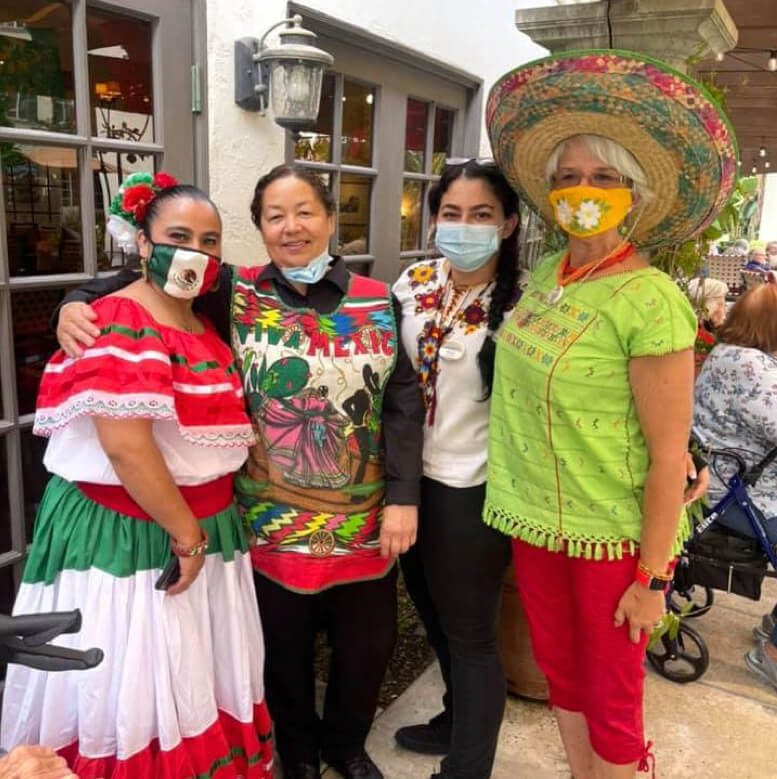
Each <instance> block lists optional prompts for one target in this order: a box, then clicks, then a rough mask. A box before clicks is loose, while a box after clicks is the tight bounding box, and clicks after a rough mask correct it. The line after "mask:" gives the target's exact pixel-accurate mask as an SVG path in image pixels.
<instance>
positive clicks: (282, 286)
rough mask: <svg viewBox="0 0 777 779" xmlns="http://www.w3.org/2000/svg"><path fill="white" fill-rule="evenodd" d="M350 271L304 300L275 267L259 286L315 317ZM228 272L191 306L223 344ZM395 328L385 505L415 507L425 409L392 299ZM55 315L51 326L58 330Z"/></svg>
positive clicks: (343, 288)
mask: <svg viewBox="0 0 777 779" xmlns="http://www.w3.org/2000/svg"><path fill="white" fill-rule="evenodd" d="M349 277H350V274H349V271H348V268H347V267H346V265H345V262H344V260H343V259H342V258H341V257H335V260H334V262H333V263H332V265H331V266H330V268H329V270H328V271H327V273H326V275H325V276H324V278H323V279H321V280H320V281H318V282H316V283H315V284H309V285H308V287H307V290H306V294H305V295H302V294H301V293H300V292H299V291H298V290H297V289H296V288H295V287H293V286H292V285H291V284H290V283H289V281H288V280H287V279H286V277H285V276H284V275H283V274H282V273H281V271H280V270H279V269H278V267H277V266H275V265H273V264H272V263H269V264H268V265H266V266H265V268H264V270H263V271H262V272H261V273H260V274H259V280H260V281H263V280H270V281H271V282H272V283H273V284H274V286H275V289H276V291H277V292H278V294H279V295H280V297H281V299H282V300H283V302H284V303H286V304H287V305H289V306H295V307H297V308H302V307H306V308H312V309H314V310H315V311H316V312H318V313H319V314H331V313H332V311H334V310H335V309H336V308H337V306H338V305H340V301H341V300H342V298H343V295H345V294H346V292H347V291H348V283H349ZM137 278H138V272H137V271H135V270H123V271H121V272H120V273H119V274H117V275H116V276H111V277H110V278H96V279H91V280H90V281H88V282H87V283H86V284H84V285H83V286H82V287H79V288H78V289H76V290H73V291H72V292H70V293H69V294H68V295H67V296H66V297H65V299H64V300H63V301H62V304H61V305H64V304H65V303H74V302H83V303H91V302H92V301H93V300H95V299H96V298H99V297H102V296H103V295H107V294H109V293H111V292H115V291H116V290H119V289H122V288H123V287H126V286H127V284H129V283H131V282H133V281H136V280H137ZM231 298H232V271H231V268H230V267H229V266H227V265H222V267H221V273H220V275H219V285H218V288H217V289H216V290H215V291H213V292H209V293H208V294H207V295H203V296H202V297H199V298H197V299H196V300H195V302H194V309H195V310H196V311H197V312H199V313H201V314H204V315H205V316H207V317H208V319H210V321H211V322H212V323H213V325H214V326H215V327H216V329H217V330H218V332H219V335H221V337H222V338H223V339H224V341H225V342H226V343H231V338H230V307H231ZM392 303H393V306H394V316H395V319H396V322H397V361H396V364H395V365H394V370H393V371H392V373H391V376H390V377H389V380H388V382H387V384H386V389H385V393H384V396H383V420H382V421H383V439H384V446H385V451H386V460H385V468H386V503H387V504H391V503H396V504H400V505H418V502H419V497H420V478H421V473H422V469H423V460H422V454H423V439H424V434H423V423H424V409H423V402H422V400H421V393H420V391H419V389H418V379H417V378H416V374H415V370H414V368H413V365H412V363H411V362H410V359H409V358H408V356H407V353H406V352H405V348H404V346H403V345H402V338H401V332H400V328H401V323H402V309H401V306H400V304H399V302H398V301H397V299H396V298H395V297H394V296H393V295H392ZM57 318H58V310H57V311H55V312H54V318H53V320H52V323H53V325H54V327H56V324H57Z"/></svg>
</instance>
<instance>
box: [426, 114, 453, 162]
mask: <svg viewBox="0 0 777 779" xmlns="http://www.w3.org/2000/svg"><path fill="white" fill-rule="evenodd" d="M455 115H456V114H455V112H453V111H451V110H449V109H447V108H438V109H437V110H436V111H435V114H434V149H433V151H432V173H434V174H436V175H438V176H439V175H440V174H441V173H442V169H443V168H444V167H445V160H446V158H448V157H450V156H451V141H452V140H453V119H454V117H455Z"/></svg>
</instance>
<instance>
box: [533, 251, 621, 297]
mask: <svg viewBox="0 0 777 779" xmlns="http://www.w3.org/2000/svg"><path fill="white" fill-rule="evenodd" d="M635 251H636V248H635V247H634V244H633V243H629V242H627V243H624V244H621V245H620V246H617V247H616V248H615V249H613V251H612V252H610V253H609V254H606V255H605V256H604V257H602V258H601V259H600V260H592V261H591V262H587V263H586V264H585V265H581V266H580V267H579V268H573V267H572V265H571V257H570V253H569V252H567V253H566V254H565V255H564V259H563V260H562V261H561V263H560V264H559V266H558V268H556V286H555V287H553V289H552V290H551V291H550V292H548V294H547V295H546V296H545V302H546V303H547V304H548V305H549V306H555V305H556V304H557V303H558V302H559V301H560V300H561V298H562V297H564V287H566V286H567V284H572V283H573V282H575V281H580V282H583V281H585V280H586V279H587V278H588V277H589V276H590V275H591V274H592V273H593V272H594V271H597V270H605V269H606V268H611V267H612V266H613V265H617V264H618V263H619V262H623V261H624V260H627V259H628V258H629V257H631V255H632V254H634V252H635Z"/></svg>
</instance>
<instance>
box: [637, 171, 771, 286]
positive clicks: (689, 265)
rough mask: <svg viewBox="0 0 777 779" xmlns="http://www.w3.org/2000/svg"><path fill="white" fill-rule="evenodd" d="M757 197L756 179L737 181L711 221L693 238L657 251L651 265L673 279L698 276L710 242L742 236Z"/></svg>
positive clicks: (753, 177)
mask: <svg viewBox="0 0 777 779" xmlns="http://www.w3.org/2000/svg"><path fill="white" fill-rule="evenodd" d="M757 195H758V179H757V178H756V177H755V176H747V177H745V178H740V179H739V180H738V181H737V184H736V187H734V191H733V192H732V193H731V197H730V198H729V199H728V202H727V203H726V205H725V206H723V208H722V209H721V211H720V213H719V214H718V217H717V219H715V221H714V222H712V223H711V224H710V225H708V226H707V228H706V229H705V230H704V231H703V232H702V233H701V234H700V235H697V236H695V237H694V238H691V239H689V240H687V241H684V242H683V243H680V244H674V245H672V246H666V247H663V248H661V249H659V250H658V251H657V252H656V253H655V254H654V255H653V257H652V258H651V259H652V262H653V264H654V265H655V266H656V267H658V268H660V269H661V270H663V271H664V272H666V273H668V274H669V275H670V276H672V277H673V278H678V277H682V278H686V279H690V278H693V277H694V276H698V275H699V274H700V272H701V270H702V266H703V265H704V258H705V257H706V256H707V255H708V254H709V250H710V244H711V243H712V242H713V241H717V240H719V239H721V238H723V237H727V238H728V240H730V241H733V240H735V239H736V238H740V237H742V236H743V233H744V232H745V231H746V229H747V228H748V226H749V221H748V220H750V219H752V216H753V211H754V210H755V208H756V205H757ZM744 237H747V236H746V235H745V236H744Z"/></svg>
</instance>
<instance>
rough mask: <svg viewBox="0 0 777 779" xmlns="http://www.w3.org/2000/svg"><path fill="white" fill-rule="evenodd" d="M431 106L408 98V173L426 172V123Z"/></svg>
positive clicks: (406, 140)
mask: <svg viewBox="0 0 777 779" xmlns="http://www.w3.org/2000/svg"><path fill="white" fill-rule="evenodd" d="M428 115H429V105H428V104H427V103H422V102H421V101H420V100H413V98H412V97H411V98H408V101H407V119H406V120H405V170H406V171H408V173H423V172H424V159H425V155H424V149H425V148H426V122H427V118H428Z"/></svg>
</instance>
